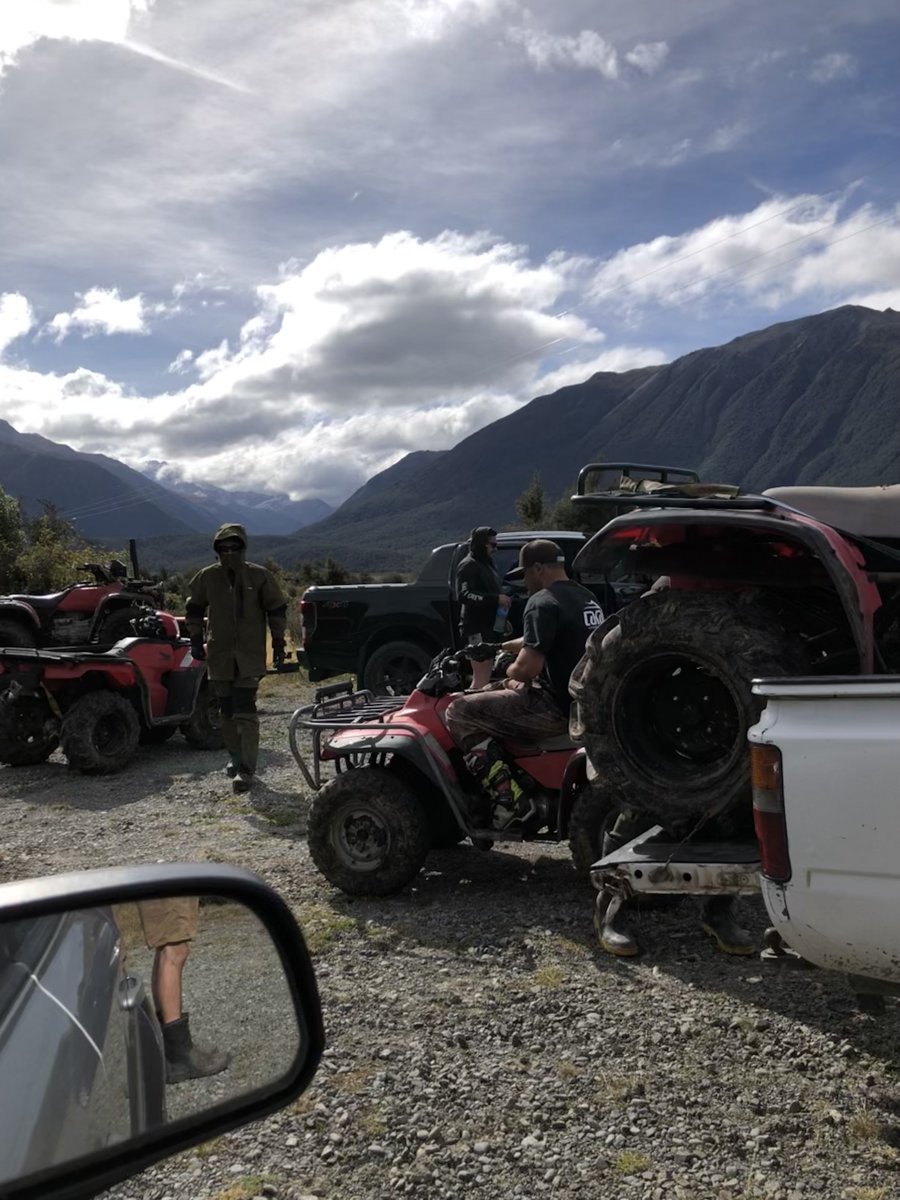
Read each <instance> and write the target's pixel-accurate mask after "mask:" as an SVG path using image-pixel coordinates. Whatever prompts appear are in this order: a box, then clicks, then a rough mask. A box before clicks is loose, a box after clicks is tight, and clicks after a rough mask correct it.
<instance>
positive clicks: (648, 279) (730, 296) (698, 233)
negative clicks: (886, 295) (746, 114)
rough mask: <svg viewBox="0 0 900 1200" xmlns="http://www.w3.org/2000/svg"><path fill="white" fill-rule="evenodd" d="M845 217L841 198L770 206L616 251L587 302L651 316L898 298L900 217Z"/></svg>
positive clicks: (860, 212)
mask: <svg viewBox="0 0 900 1200" xmlns="http://www.w3.org/2000/svg"><path fill="white" fill-rule="evenodd" d="M844 208H845V198H844V197H838V198H835V197H834V196H833V195H832V196H830V197H827V196H826V197H823V196H816V195H808V196H794V197H792V198H787V197H783V196H775V197H772V198H770V199H768V200H766V201H765V202H763V203H762V204H760V205H759V206H758V207H757V208H755V209H753V210H752V211H751V212H747V213H743V214H740V215H732V216H723V217H719V218H717V219H715V220H713V221H710V222H707V223H706V224H705V225H703V226H701V227H699V228H697V229H693V230H690V231H689V232H687V233H684V234H681V235H678V236H675V237H658V238H654V239H653V240H652V241H650V242H645V243H641V244H639V245H634V246H630V247H628V248H627V249H625V250H622V251H620V252H619V253H618V254H615V255H613V256H612V257H611V258H610V259H608V260H607V261H606V262H605V263H603V264H602V266H601V267H600V268H599V269H598V271H597V272H596V274H595V276H594V280H593V283H592V284H591V286H590V289H589V291H590V295H591V297H592V298H593V299H594V300H595V301H596V302H597V303H598V304H601V305H607V304H613V305H614V306H616V307H617V308H622V309H625V310H628V311H630V312H631V313H632V314H635V313H643V314H644V316H646V315H647V314H648V313H649V311H650V310H651V309H652V308H654V307H680V306H684V305H686V304H691V305H694V306H696V305H697V304H702V303H703V302H705V301H707V300H709V299H711V298H712V297H715V298H716V299H715V303H716V304H717V305H719V306H721V304H722V303H734V304H743V305H746V303H747V302H748V301H750V302H752V303H755V304H756V305H758V306H759V307H760V308H769V309H771V308H774V307H776V306H777V305H779V304H783V303H788V302H791V301H794V300H797V299H799V298H807V299H810V300H812V301H814V302H815V303H821V304H823V305H826V306H827V304H828V303H829V302H833V303H844V302H846V300H847V297H848V295H850V294H852V293H858V292H861V290H862V289H863V288H866V289H867V290H871V291H872V292H873V293H874V292H877V291H879V290H881V289H890V288H893V287H894V286H895V280H896V279H897V278H898V275H900V207H898V208H896V209H890V210H885V211H880V210H876V209H874V208H873V207H871V206H869V205H863V206H861V207H859V208H857V209H856V210H854V211H852V212H847V213H845V212H844Z"/></svg>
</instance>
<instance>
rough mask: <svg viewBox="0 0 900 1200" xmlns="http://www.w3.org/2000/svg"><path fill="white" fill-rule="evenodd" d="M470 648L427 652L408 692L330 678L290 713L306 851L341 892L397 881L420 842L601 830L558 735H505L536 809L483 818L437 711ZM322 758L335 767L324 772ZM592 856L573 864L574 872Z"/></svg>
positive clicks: (568, 747)
mask: <svg viewBox="0 0 900 1200" xmlns="http://www.w3.org/2000/svg"><path fill="white" fill-rule="evenodd" d="M471 653H472V649H471V648H467V649H466V650H464V651H444V652H443V653H441V654H440V655H438V656H437V658H435V659H434V661H433V663H432V665H431V667H430V668H429V670H428V672H427V673H426V674H425V676H424V677H423V678H422V679H421V680H420V681H419V684H418V687H417V688H416V689H415V690H414V691H413V692H412V694H411V695H409V696H405V697H397V696H382V697H376V696H375V695H374V693H373V692H371V691H369V690H362V691H356V692H354V691H352V685H351V684H350V683H342V684H333V685H331V686H330V687H324V688H320V689H319V691H318V692H317V693H316V702H315V703H314V704H312V705H307V706H305V707H303V708H298V709H297V711H296V712H295V713H294V714H293V716H292V718H291V722H290V727H289V732H288V736H289V741H290V746H291V751H292V753H293V755H294V758H295V759H296V761H297V764H298V765H299V767H300V770H301V772H302V773H303V776H304V778H305V780H306V782H307V784H308V785H309V787H310V788H311V789H312V791H313V793H314V796H313V801H312V805H311V807H310V812H309V825H308V840H309V851H310V854H311V856H312V859H313V862H314V863H315V864H316V866H317V867H318V868H319V870H320V871H321V872H322V874H323V875H324V876H325V877H326V878H327V879H328V881H329V882H330V883H332V884H334V886H335V887H338V888H340V889H341V890H342V891H344V892H347V893H348V894H349V895H363V896H383V895H388V894H390V893H391V892H396V891H399V890H400V889H401V888H402V887H403V886H404V885H405V884H407V883H408V882H409V880H410V879H412V878H413V876H414V875H416V874H417V873H418V871H419V870H420V868H421V867H422V865H423V863H424V862H425V859H426V856H427V855H428V852H429V851H430V850H432V849H438V848H447V847H450V846H454V845H456V843H457V842H460V841H462V840H463V839H464V838H466V837H468V838H470V839H471V841H472V842H473V844H474V845H475V846H477V847H478V848H479V849H481V850H489V849H491V847H492V846H493V845H494V844H495V843H496V842H499V841H510V842H512V841H538V842H559V841H561V840H563V839H564V838H565V837H567V836H569V835H571V836H572V837H573V848H574V847H575V845H576V844H577V845H579V846H581V845H584V844H588V843H589V842H591V841H592V840H594V839H596V838H597V837H601V836H602V825H603V822H604V821H605V820H607V818H608V810H607V807H606V803H605V798H604V796H603V795H602V794H601V793H600V792H599V791H598V790H597V789H595V788H593V787H592V786H591V785H590V783H589V782H588V780H587V777H586V774H585V756H584V753H583V752H576V751H575V747H574V746H573V745H572V743H571V742H570V741H569V739H568V737H557V738H553V739H550V740H547V741H544V742H539V743H537V744H534V745H512V744H510V743H507V744H506V745H505V747H504V749H505V750H506V751H507V752H508V753H509V754H511V755H512V756H513V758H514V759H515V762H516V764H517V766H518V767H519V768H520V769H522V770H524V771H526V772H527V773H528V774H529V775H530V776H531V777H532V779H534V780H535V782H536V783H537V784H538V785H539V788H538V792H537V812H536V813H535V814H534V815H533V816H532V817H531V818H529V819H528V820H527V821H525V822H524V823H522V824H517V825H516V826H515V827H514V828H507V829H503V830H497V829H495V828H492V827H491V824H490V815H489V814H490V803H489V800H488V798H487V797H486V796H485V795H484V794H483V793H482V792H480V790H479V785H478V784H477V782H476V781H475V779H474V777H473V776H471V775H470V774H469V772H468V771H467V770H466V768H465V765H464V763H463V762H462V757H461V754H460V752H459V750H457V749H456V747H455V746H454V743H453V740H452V738H451V737H450V734H449V733H448V731H447V729H446V726H445V725H444V723H443V721H442V719H441V715H442V713H443V712H444V710H445V709H446V708H447V706H448V704H449V703H450V702H451V701H452V700H453V699H454V698H455V697H456V696H457V695H459V693H460V692H461V691H462V687H463V682H462V681H463V660H464V657H465V656H466V655H470V654H471ZM301 729H306V730H309V731H310V732H311V734H312V763H311V764H308V763H307V761H306V758H305V756H304V754H303V753H302V751H301V749H300V747H299V745H298V736H299V732H300V730H301ZM323 763H331V764H333V767H334V771H335V774H334V776H333V777H332V778H330V779H329V780H328V781H327V782H325V781H324V780H323V776H322V764H323ZM585 826H589V827H590V829H591V831H592V832H591V836H590V838H587V839H586V838H585V837H584V834H583V832H582V834H581V835H579V833H578V831H579V830H582V831H583V829H584V828H585ZM595 826H597V827H599V828H601V832H600V833H597V832H596V831H595V829H594V827H595ZM595 857H596V856H595ZM591 861H593V860H592V859H591V858H587V859H586V860H585V859H584V858H583V859H582V861H581V863H580V864H579V865H580V866H581V868H582V870H583V871H584V872H585V873H586V872H587V870H588V868H589V866H590V863H591Z"/></svg>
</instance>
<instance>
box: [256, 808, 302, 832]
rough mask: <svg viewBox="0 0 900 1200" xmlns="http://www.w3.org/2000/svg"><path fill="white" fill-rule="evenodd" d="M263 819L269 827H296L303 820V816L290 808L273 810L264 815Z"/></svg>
mask: <svg viewBox="0 0 900 1200" xmlns="http://www.w3.org/2000/svg"><path fill="white" fill-rule="evenodd" d="M265 817H266V820H267V821H268V822H269V823H270V824H271V825H278V826H280V827H282V828H283V827H284V826H286V825H297V824H299V823H300V821H302V820H303V814H302V813H299V812H295V811H294V809H291V808H275V809H273V810H272V811H271V812H269V813H266V814H265Z"/></svg>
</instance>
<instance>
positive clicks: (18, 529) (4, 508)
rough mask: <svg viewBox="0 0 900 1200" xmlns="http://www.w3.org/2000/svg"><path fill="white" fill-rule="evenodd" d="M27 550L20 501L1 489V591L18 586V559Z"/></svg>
mask: <svg viewBox="0 0 900 1200" xmlns="http://www.w3.org/2000/svg"><path fill="white" fill-rule="evenodd" d="M24 549H25V530H24V529H23V528H22V510H21V509H20V507H19V502H18V500H16V499H15V497H13V496H8V495H7V494H6V492H5V491H4V490H3V488H2V487H0V591H4V592H6V591H12V590H13V589H14V588H15V586H16V577H15V564H16V559H17V558H18V557H19V555H20V554H21V553H22V551H23V550H24Z"/></svg>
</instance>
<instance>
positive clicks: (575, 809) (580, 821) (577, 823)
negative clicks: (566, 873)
mask: <svg viewBox="0 0 900 1200" xmlns="http://www.w3.org/2000/svg"><path fill="white" fill-rule="evenodd" d="M620 812H621V805H620V804H619V803H618V802H617V801H616V800H615V799H614V797H613V796H611V795H610V793H609V792H608V791H606V789H604V788H601V787H598V786H597V785H592V784H587V785H586V786H585V787H583V788H582V789H581V791H580V792H579V793H578V795H577V796H576V797H575V802H574V804H573V805H572V814H571V816H570V817H569V849H570V850H571V852H572V865H573V866H574V868H575V870H576V872H577V873H578V876H579V878H581V879H588V878H590V873H591V867H592V866H593V865H594V863H595V862H596V861H597V859H598V858H602V857H603V835H604V834H605V833H607V832H608V830H610V829H611V828H612V826H613V824H614V823H615V820H616V817H618V815H619V813H620Z"/></svg>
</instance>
